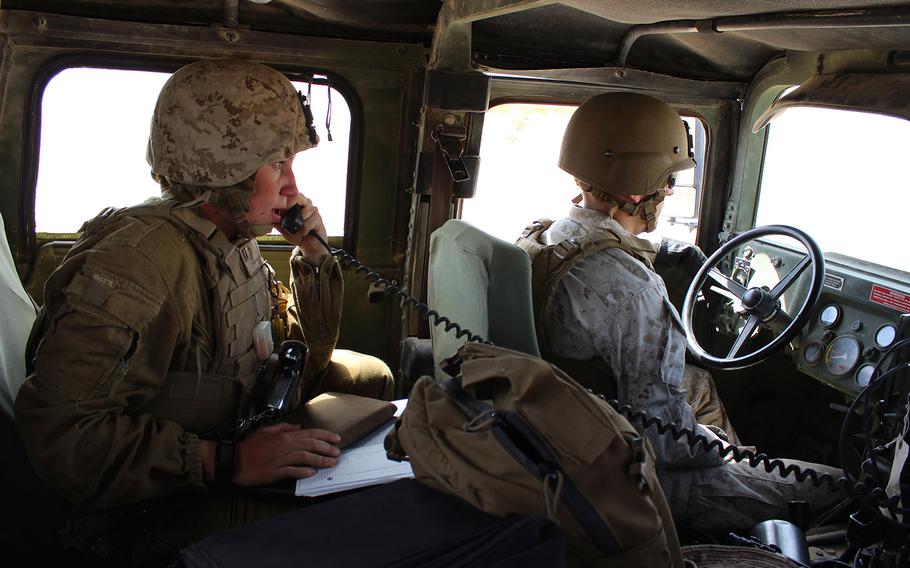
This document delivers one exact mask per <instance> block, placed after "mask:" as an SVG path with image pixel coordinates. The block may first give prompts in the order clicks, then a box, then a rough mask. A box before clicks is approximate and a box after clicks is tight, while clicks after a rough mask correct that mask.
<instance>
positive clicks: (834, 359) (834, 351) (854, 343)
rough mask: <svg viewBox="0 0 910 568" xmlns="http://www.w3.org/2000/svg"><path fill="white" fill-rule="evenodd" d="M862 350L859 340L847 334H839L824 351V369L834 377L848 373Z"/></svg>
mask: <svg viewBox="0 0 910 568" xmlns="http://www.w3.org/2000/svg"><path fill="white" fill-rule="evenodd" d="M862 352H863V346H862V345H860V343H859V340H857V339H856V338H855V337H850V336H849V335H841V336H840V337H838V338H837V339H835V340H834V341H832V342H831V345H829V346H828V350H827V351H826V352H825V370H827V371H828V372H829V373H831V374H832V375H834V376H835V377H843V376H844V375H846V374H848V373H850V371H852V370H853V367H855V366H856V363H857V362H858V361H859V357H860V355H861V354H862Z"/></svg>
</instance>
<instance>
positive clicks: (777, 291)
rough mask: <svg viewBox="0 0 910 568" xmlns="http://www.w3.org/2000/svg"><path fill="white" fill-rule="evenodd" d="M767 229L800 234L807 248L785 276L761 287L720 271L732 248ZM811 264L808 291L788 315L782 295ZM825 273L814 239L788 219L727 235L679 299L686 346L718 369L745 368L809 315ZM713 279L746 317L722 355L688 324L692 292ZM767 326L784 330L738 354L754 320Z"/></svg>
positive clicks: (778, 345)
mask: <svg viewBox="0 0 910 568" xmlns="http://www.w3.org/2000/svg"><path fill="white" fill-rule="evenodd" d="M767 235H786V236H788V237H792V238H794V239H796V240H798V241H799V242H800V243H802V245H803V246H804V247H805V248H806V251H807V254H806V256H805V257H803V258H802V260H800V261H799V262H797V263H796V265H795V266H794V267H793V268H791V269H790V271H789V272H788V273H787V274H786V275H784V277H783V278H781V279H780V281H779V282H778V283H777V284H776V285H775V286H774V288H773V289H771V290H767V289H765V288H762V287H758V286H755V287H752V288H746V287H745V286H743V285H742V284H740V283H739V282H737V281H736V280H734V279H733V278H731V277H729V276H727V275H725V274H723V273H722V272H721V271H720V270H719V269H718V268H717V265H718V264H719V263H720V261H721V260H722V259H723V258H725V257H726V256H727V255H729V254H730V253H731V252H733V251H734V250H736V248H737V247H739V246H741V245H742V244H743V243H746V242H749V241H753V240H755V239H758V238H760V237H765V236H767ZM810 266H811V268H812V272H811V274H812V281H811V284H810V286H809V293H808V294H807V295H806V299H805V301H803V304H802V306H800V307H799V309H798V310H797V312H796V314H793V315H789V314H787V313H786V312H784V310H783V309H781V306H780V297H781V296H782V295H783V293H784V292H785V291H786V290H787V289H788V288H789V287H790V286H791V285H792V284H793V283H794V282H795V281H796V279H797V278H798V277H799V276H800V275H801V274H802V273H803V272H804V271H805V270H806V268H809V267H810ZM824 278H825V257H824V255H822V252H821V249H820V248H819V247H818V244H816V242H815V241H814V240H813V239H812V237H810V236H809V235H807V234H806V233H804V232H803V231H800V230H799V229H796V228H794V227H790V226H787V225H768V226H766V227H758V228H755V229H752V230H749V231H746V232H744V233H741V234H739V235H737V236H736V237H734V238H732V239H730V240H729V241H727V242H726V243H724V245H723V246H722V247H720V248H719V249H718V250H717V251H716V252H715V253H714V254H712V255H711V257H710V258H708V260H707V261H705V264H704V265H702V267H701V269H700V270H699V271H698V273H697V274H696V275H695V279H694V280H692V284H690V285H689V290H688V292H686V299H685V301H684V302H683V310H682V324H683V329H684V330H685V332H686V342H687V343H688V345H689V351H690V352H691V353H692V354H693V355H694V356H695V358H696V359H697V360H698V362H699V363H702V364H704V365H705V366H708V367H714V368H718V369H743V368H745V367H749V366H752V365H755V364H756V363H758V362H760V361H763V360H764V359H765V358H767V357H768V356H769V355H771V354H772V353H773V352H774V351H776V350H777V349H779V348H781V347H782V346H783V345H785V344H787V343H789V342H790V341H791V340H792V339H793V338H794V337H795V336H796V334H797V333H799V331H800V330H801V329H802V327H803V326H804V325H805V324H806V322H807V321H808V320H809V317H810V316H811V315H812V308H813V307H814V306H815V304H816V302H818V297H819V296H820V295H821V291H822V283H823V282H824ZM708 279H710V280H712V281H713V283H714V284H717V285H719V286H720V287H721V288H722V289H721V290H717V292H719V293H720V294H721V295H723V296H726V297H729V298H735V299H736V300H738V301H739V302H740V304H742V307H743V313H742V317H745V318H746V323H745V325H744V326H743V328H742V331H740V332H739V335H738V336H737V337H736V341H734V342H733V346H732V347H731V348H730V351H729V352H728V353H727V356H726V357H716V356H714V355H711V354H709V353H707V352H706V351H705V350H704V349H703V348H702V347H701V345H699V343H698V339H697V338H696V337H695V333H694V331H693V325H692V315H693V312H694V307H695V302H696V298H697V297H698V292H699V291H700V290H701V289H702V286H704V285H705V283H706V282H707V281H708ZM760 325H761V326H762V327H765V328H767V329H772V330H779V329H780V328H781V327H783V330H782V331H780V333H778V334H777V336H775V337H773V339H771V341H769V342H768V343H766V344H764V345H762V346H760V347H758V348H757V349H755V350H754V351H752V352H751V353H746V354H740V351H742V348H743V345H745V343H746V340H748V339H749V338H750V337H751V336H752V334H753V333H754V332H755V330H756V328H757V327H758V326H760Z"/></svg>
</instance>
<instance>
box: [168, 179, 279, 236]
mask: <svg viewBox="0 0 910 568" xmlns="http://www.w3.org/2000/svg"><path fill="white" fill-rule="evenodd" d="M253 177H254V176H250V177H248V178H247V179H245V180H243V181H241V182H240V183H238V184H235V185H232V186H230V187H217V188H212V187H200V186H189V185H184V184H176V183H172V182H170V181H169V180H167V179H166V178H160V179H159V183H160V184H161V190H162V193H163V194H166V195H170V196H172V197H174V198H176V199H177V200H179V201H183V202H187V201H192V200H194V199H201V201H200V203H211V204H212V205H214V206H216V207H220V208H222V209H224V210H226V211H228V212H229V213H230V214H231V216H232V217H233V218H234V224H235V225H236V226H237V236H239V237H241V238H244V239H254V238H256V237H261V236H262V235H267V234H268V233H269V232H271V230H272V228H273V227H272V225H253V224H251V223H250V222H249V221H248V220H247V218H246V214H247V212H248V211H249V210H250V196H252V195H253Z"/></svg>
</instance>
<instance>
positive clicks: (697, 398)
mask: <svg viewBox="0 0 910 568" xmlns="http://www.w3.org/2000/svg"><path fill="white" fill-rule="evenodd" d="M683 386H684V387H685V389H686V401H688V403H689V405H690V406H691V407H692V409H693V410H694V411H695V420H696V421H697V422H698V423H699V424H704V425H706V426H716V427H717V428H720V429H721V430H723V431H724V433H725V434H726V435H727V441H728V442H730V443H731V444H733V445H735V446H739V445H742V444H741V443H740V440H739V436H737V435H736V431H735V430H734V429H733V424H732V423H731V422H730V417H729V416H727V410H726V409H725V408H724V403H723V402H722V401H721V400H720V396H718V394H717V386H715V384H714V379H712V378H711V373H709V372H708V371H706V370H704V369H702V368H701V367H696V366H694V365H686V371H685V375H684V376H683Z"/></svg>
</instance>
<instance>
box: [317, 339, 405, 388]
mask: <svg viewBox="0 0 910 568" xmlns="http://www.w3.org/2000/svg"><path fill="white" fill-rule="evenodd" d="M302 388H303V390H304V391H305V392H303V393H302V397H303V400H309V399H311V398H313V397H314V396H316V395H318V394H320V393H324V392H344V393H348V394H356V395H358V396H365V397H368V398H376V399H379V400H392V395H393V394H394V393H395V377H394V376H392V371H391V370H389V367H388V365H386V364H385V363H383V362H382V360H381V359H378V358H376V357H373V356H371V355H364V354H363V353H357V352H356V351H348V350H346V349H336V350H335V351H333V352H332V359H331V360H330V361H329V364H328V366H327V367H326V368H325V370H324V371H323V372H322V373H320V374H319V375H317V376H316V377H314V379H313V380H311V381H308V382H307V384H305V385H304V386H303V387H302Z"/></svg>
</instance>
